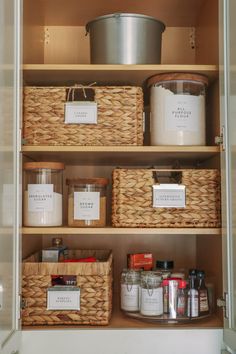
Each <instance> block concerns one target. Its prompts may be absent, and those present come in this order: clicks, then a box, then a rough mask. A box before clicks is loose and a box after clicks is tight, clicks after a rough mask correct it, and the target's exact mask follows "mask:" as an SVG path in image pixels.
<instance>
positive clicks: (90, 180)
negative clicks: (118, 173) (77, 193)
mask: <svg viewBox="0 0 236 354" xmlns="http://www.w3.org/2000/svg"><path fill="white" fill-rule="evenodd" d="M108 183H109V180H108V179H107V178H102V177H101V178H70V179H69V178H67V180H66V184H68V185H70V184H75V185H76V184H97V185H101V186H106V185H107V184H108Z"/></svg>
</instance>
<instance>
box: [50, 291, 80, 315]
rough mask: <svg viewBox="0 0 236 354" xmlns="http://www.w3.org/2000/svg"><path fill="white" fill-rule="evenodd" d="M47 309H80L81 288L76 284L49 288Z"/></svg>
mask: <svg viewBox="0 0 236 354" xmlns="http://www.w3.org/2000/svg"><path fill="white" fill-rule="evenodd" d="M47 310H80V288H78V287H75V286H53V287H51V288H48V289H47Z"/></svg>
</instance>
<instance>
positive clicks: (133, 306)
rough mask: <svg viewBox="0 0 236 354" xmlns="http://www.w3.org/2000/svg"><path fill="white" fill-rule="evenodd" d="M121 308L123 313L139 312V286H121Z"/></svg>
mask: <svg viewBox="0 0 236 354" xmlns="http://www.w3.org/2000/svg"><path fill="white" fill-rule="evenodd" d="M121 308H122V310H125V311H138V310H139V285H137V284H134V285H132V284H121Z"/></svg>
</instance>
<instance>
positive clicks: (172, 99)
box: [148, 73, 208, 145]
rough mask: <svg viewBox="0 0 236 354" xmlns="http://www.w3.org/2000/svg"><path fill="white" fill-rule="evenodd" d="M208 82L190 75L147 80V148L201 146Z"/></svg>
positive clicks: (198, 75)
mask: <svg viewBox="0 0 236 354" xmlns="http://www.w3.org/2000/svg"><path fill="white" fill-rule="evenodd" d="M207 85H208V78H207V77H206V76H204V75H200V74H192V73H166V74H158V75H155V76H153V77H151V78H150V79H149V81H148V86H149V87H151V90H150V91H151V92H150V112H151V113H150V133H151V145H205V144H206V132H205V130H206V128H205V125H206V123H205V97H206V87H207Z"/></svg>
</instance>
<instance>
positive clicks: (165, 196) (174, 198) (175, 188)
mask: <svg viewBox="0 0 236 354" xmlns="http://www.w3.org/2000/svg"><path fill="white" fill-rule="evenodd" d="M152 188H153V207H154V208H185V207H186V202H185V186H184V185H182V184H154V185H153V186H152Z"/></svg>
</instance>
